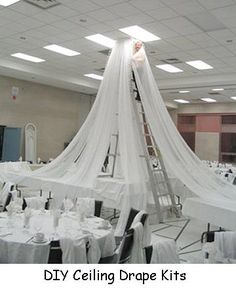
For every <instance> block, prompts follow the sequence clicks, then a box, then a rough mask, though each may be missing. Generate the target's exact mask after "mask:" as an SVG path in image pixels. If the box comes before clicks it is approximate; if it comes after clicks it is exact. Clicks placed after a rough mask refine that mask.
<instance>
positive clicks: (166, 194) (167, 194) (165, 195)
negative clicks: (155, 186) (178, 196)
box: [158, 193, 170, 197]
mask: <svg viewBox="0 0 236 292" xmlns="http://www.w3.org/2000/svg"><path fill="white" fill-rule="evenodd" d="M167 196H170V194H169V193H164V194H161V195H158V197H167Z"/></svg>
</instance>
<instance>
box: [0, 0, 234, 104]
mask: <svg viewBox="0 0 236 292" xmlns="http://www.w3.org/2000/svg"><path fill="white" fill-rule="evenodd" d="M58 2H60V4H59V5H56V6H53V7H51V8H48V9H41V8H39V7H37V6H35V5H32V4H30V3H28V2H26V1H24V0H21V1H19V2H17V3H15V4H12V5H11V6H8V7H3V6H0V74H1V75H6V76H11V77H16V78H20V79H24V80H30V81H34V82H39V83H43V84H49V85H53V86H59V87H62V88H67V89H71V90H76V91H80V92H84V93H87V94H94V93H96V91H97V88H98V86H99V82H100V81H96V80H93V79H90V78H87V77H85V76H84V74H88V73H95V74H100V75H102V70H103V68H104V67H105V65H106V60H107V55H106V54H104V53H103V52H101V51H104V50H106V49H107V48H106V47H104V46H102V45H99V44H96V43H93V42H91V41H90V40H88V39H85V37H86V36H89V35H92V34H97V33H100V34H103V35H105V36H107V37H110V38H112V39H114V40H118V39H122V38H125V37H126V35H125V34H124V33H123V32H121V31H119V29H120V28H123V27H126V26H131V25H139V26H141V27H142V28H144V29H146V30H148V31H149V32H151V33H153V34H155V35H157V36H159V37H160V38H161V40H157V41H153V42H147V43H145V47H146V51H147V54H148V57H149V61H150V63H151V65H152V70H153V73H154V75H155V78H156V80H157V81H158V85H159V87H160V89H161V92H162V95H163V97H164V98H165V100H166V101H167V102H172V101H173V100H174V99H176V98H184V99H187V100H190V101H191V102H192V103H196V102H203V101H201V100H200V98H202V97H211V98H214V99H216V100H217V101H218V102H235V101H233V100H232V99H230V97H231V96H236V17H235V15H236V0H145V1H144V0H129V1H127V0H90V1H89V0H58ZM50 44H57V45H61V46H63V47H66V48H69V49H72V50H75V51H78V52H80V55H77V56H74V57H68V56H63V55H60V54H56V53H54V52H51V51H48V50H45V49H44V48H43V47H44V46H46V45H50ZM18 52H21V53H25V54H29V55H32V56H35V57H38V58H42V59H44V60H46V61H45V62H42V63H37V64H36V63H35V64H34V63H31V62H28V61H23V60H20V59H16V58H14V57H12V56H11V54H14V53H18ZM167 59H177V60H175V61H174V63H176V64H174V65H176V66H177V67H178V68H180V69H182V70H183V72H181V73H174V74H173V73H167V72H165V71H162V70H160V69H158V68H156V67H155V65H160V64H163V63H166V62H167V61H166V60H167ZM191 60H202V61H204V62H206V63H208V64H210V65H211V66H212V67H213V69H211V70H201V71H200V70H197V69H194V68H193V67H191V66H189V65H187V64H186V63H185V62H187V61H191ZM219 87H220V88H224V91H218V92H214V91H212V89H213V88H219ZM180 90H188V91H190V92H189V93H185V94H182V93H179V91H180Z"/></svg>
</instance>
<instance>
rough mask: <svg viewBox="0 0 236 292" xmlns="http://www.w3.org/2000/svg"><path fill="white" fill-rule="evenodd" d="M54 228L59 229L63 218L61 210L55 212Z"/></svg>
mask: <svg viewBox="0 0 236 292" xmlns="http://www.w3.org/2000/svg"><path fill="white" fill-rule="evenodd" d="M52 214H53V227H54V228H57V227H58V225H59V219H60V218H61V211H60V210H53V213H52Z"/></svg>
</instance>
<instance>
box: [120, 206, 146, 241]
mask: <svg viewBox="0 0 236 292" xmlns="http://www.w3.org/2000/svg"><path fill="white" fill-rule="evenodd" d="M139 212H140V210H137V209H134V208H131V209H130V212H129V216H128V220H127V223H126V227H125V231H124V233H125V232H126V231H127V230H129V229H130V227H131V225H132V223H133V221H134V218H135V216H136V215H137V214H138V213H139ZM147 217H148V214H147V213H144V214H143V215H142V218H141V219H140V222H141V223H142V224H143V226H144V224H145V222H146V220H147ZM115 240H116V246H118V245H119V244H120V242H121V240H122V236H116V237H115Z"/></svg>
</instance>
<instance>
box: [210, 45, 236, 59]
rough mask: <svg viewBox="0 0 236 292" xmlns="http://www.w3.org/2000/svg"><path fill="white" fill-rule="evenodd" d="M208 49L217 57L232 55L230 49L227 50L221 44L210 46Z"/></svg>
mask: <svg viewBox="0 0 236 292" xmlns="http://www.w3.org/2000/svg"><path fill="white" fill-rule="evenodd" d="M208 51H209V52H210V53H212V55H214V56H215V57H217V58H218V57H233V56H234V54H233V53H232V52H231V51H230V50H228V49H227V48H225V47H223V46H217V47H211V48H210V49H209V50H208Z"/></svg>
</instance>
